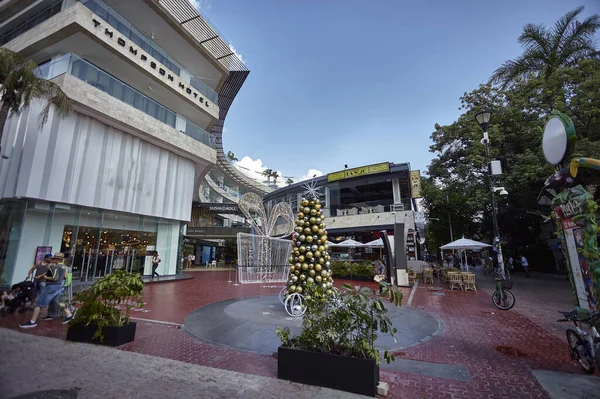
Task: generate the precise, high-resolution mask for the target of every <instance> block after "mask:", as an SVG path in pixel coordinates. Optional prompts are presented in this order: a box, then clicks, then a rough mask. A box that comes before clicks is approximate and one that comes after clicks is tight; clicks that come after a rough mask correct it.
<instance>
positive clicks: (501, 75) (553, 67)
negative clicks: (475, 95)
mask: <svg viewBox="0 0 600 399" xmlns="http://www.w3.org/2000/svg"><path fill="white" fill-rule="evenodd" d="M583 9H584V7H583V6H582V7H577V8H576V9H574V10H572V11H569V12H567V13H566V14H565V15H563V16H562V17H561V18H560V19H559V20H558V21H556V23H555V24H554V26H553V27H552V28H551V29H548V28H546V27H545V26H544V25H542V24H538V25H536V24H527V25H526V26H525V27H524V28H523V32H522V33H521V36H519V43H520V44H521V45H522V46H523V49H524V51H523V54H521V55H520V56H518V57H517V58H515V59H513V60H509V61H506V62H505V63H504V64H503V65H502V66H501V67H500V68H498V69H496V71H495V72H494V74H493V75H492V81H493V82H494V83H500V84H501V85H502V86H503V87H506V86H507V85H509V84H511V83H514V82H515V81H517V80H518V79H519V78H529V77H530V76H531V75H533V76H535V77H542V78H544V79H548V78H549V77H550V76H551V75H552V74H554V73H555V72H556V71H557V70H558V69H559V68H562V67H566V66H572V65H574V64H576V63H577V62H578V61H579V60H581V59H586V58H590V57H597V56H598V53H597V50H596V48H595V45H594V35H595V33H596V31H597V30H598V29H599V28H600V16H598V15H597V14H594V15H591V16H589V17H588V18H586V19H584V20H583V21H582V22H580V21H579V20H577V17H578V16H579V15H580V14H581V12H582V11H583Z"/></svg>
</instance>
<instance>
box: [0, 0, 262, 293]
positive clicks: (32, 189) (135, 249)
mask: <svg viewBox="0 0 600 399" xmlns="http://www.w3.org/2000/svg"><path fill="white" fill-rule="evenodd" d="M0 45H1V46H3V47H6V48H8V49H10V50H12V51H16V52H19V53H21V54H22V55H23V56H25V57H27V58H30V59H32V60H34V61H35V62H36V63H38V64H39V65H40V68H39V71H38V75H39V76H40V77H43V78H45V79H50V80H52V81H53V82H55V83H56V84H58V85H59V86H60V87H61V88H62V90H63V91H64V92H65V93H66V94H67V96H68V97H69V98H70V99H71V101H72V104H73V109H72V111H71V112H70V113H69V115H68V116H66V117H59V116H58V115H56V114H55V113H54V112H53V111H52V110H51V112H50V115H49V118H48V121H47V123H46V124H45V125H43V126H42V127H40V125H39V123H38V116H39V114H40V110H41V105H40V104H37V103H34V104H33V105H32V106H31V107H30V108H29V109H27V110H25V111H24V112H22V113H21V114H19V115H13V116H11V117H10V118H9V119H8V120H7V123H6V126H5V129H4V132H3V137H2V154H1V155H2V158H1V159H0V278H1V279H2V280H4V282H5V283H8V284H11V283H14V282H17V281H21V280H23V279H24V278H25V276H26V274H27V271H28V270H29V268H30V267H31V266H32V265H33V264H34V262H35V261H36V260H39V259H40V257H42V256H43V254H45V253H51V252H52V253H54V252H64V253H65V254H67V256H69V258H70V262H71V265H72V267H73V274H74V278H75V279H80V280H91V279H94V278H95V277H99V276H102V275H104V274H107V273H110V271H111V270H114V269H117V268H124V269H126V270H129V271H140V272H143V273H144V272H145V274H149V268H150V255H151V253H152V252H153V251H158V252H159V254H160V256H161V258H162V263H161V264H160V267H159V268H158V270H157V271H158V273H160V274H161V275H162V274H165V275H168V274H176V273H177V272H178V271H179V267H180V264H181V263H180V261H179V259H180V256H181V253H182V247H183V237H184V234H185V231H184V230H185V226H186V224H187V223H188V222H189V221H190V218H191V214H192V204H193V203H194V204H197V203H201V202H202V201H211V202H213V201H214V202H218V201H219V200H218V199H215V198H207V197H206V195H205V194H206V191H207V190H206V185H207V184H209V183H210V184H212V185H214V186H215V187H216V190H224V189H223V184H220V183H219V179H221V183H222V181H223V178H222V174H221V173H217V172H213V173H212V174H211V175H210V176H209V177H208V178H209V180H207V176H208V173H209V171H210V170H211V169H213V168H214V167H215V166H217V165H219V164H223V165H224V166H221V169H223V168H225V169H226V168H229V166H227V165H225V164H224V161H223V160H224V157H223V151H222V142H221V138H222V137H221V135H222V132H223V124H224V121H225V117H226V115H227V112H228V110H229V107H230V106H231V104H232V102H233V100H234V98H235V96H236V95H237V93H238V91H239V90H240V88H241V86H242V84H243V83H244V81H245V79H246V77H247V75H248V73H249V71H248V70H247V68H246V67H245V66H244V65H243V63H242V62H241V60H240V59H239V58H238V57H237V56H236V55H235V54H234V53H233V52H232V50H231V49H230V47H229V45H228V44H227V42H226V41H225V40H224V39H223V38H222V37H221V36H220V34H219V33H217V32H216V31H215V29H213V28H212V27H211V26H210V24H209V23H208V22H207V21H206V20H205V19H204V18H203V17H202V15H200V14H199V13H198V11H197V10H196V9H195V8H194V7H193V6H192V5H191V4H190V3H189V2H188V0H127V1H123V0H104V1H101V0H80V1H76V0H1V1H0ZM242 183H247V184H250V183H248V182H246V181H245V180H244V181H243V182H242ZM219 184H220V185H219ZM201 187H202V189H201ZM257 189H258V190H260V187H258V188H257ZM201 197H203V198H201ZM220 198H222V197H220ZM221 201H222V199H221ZM232 202H233V201H232Z"/></svg>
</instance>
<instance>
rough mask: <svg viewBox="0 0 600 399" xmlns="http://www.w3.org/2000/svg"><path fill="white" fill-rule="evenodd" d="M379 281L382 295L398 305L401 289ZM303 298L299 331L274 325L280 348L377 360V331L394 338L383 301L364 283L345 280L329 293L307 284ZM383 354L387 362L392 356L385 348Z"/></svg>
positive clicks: (399, 303) (399, 304)
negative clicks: (345, 282) (302, 311)
mask: <svg viewBox="0 0 600 399" xmlns="http://www.w3.org/2000/svg"><path fill="white" fill-rule="evenodd" d="M380 284H381V285H383V287H384V288H383V295H382V296H384V297H387V298H388V300H389V301H390V303H392V304H393V305H395V306H401V305H402V291H401V290H400V289H398V288H397V287H393V286H391V285H389V284H387V283H385V282H380ZM306 300H307V302H306V303H307V305H308V306H307V309H308V310H307V312H306V314H305V315H304V319H303V321H302V333H301V334H300V335H298V336H295V337H292V336H291V332H290V329H289V328H288V327H285V328H284V329H279V328H277V331H276V332H277V335H278V336H279V338H280V339H281V342H282V345H281V346H282V347H284V348H291V349H298V350H305V351H314V352H323V353H329V354H335V355H342V356H351V357H358V358H363V359H372V360H375V361H376V362H377V364H379V362H380V357H379V356H380V355H379V351H378V350H377V349H376V348H375V340H376V339H377V335H378V334H379V333H382V334H389V335H391V336H392V337H393V338H394V341H395V340H396V338H395V337H394V333H395V332H396V329H395V328H393V327H392V322H391V320H390V319H389V318H388V317H387V315H386V313H387V309H386V308H385V305H384V304H383V301H382V300H381V299H380V298H377V297H375V292H374V291H373V290H372V289H370V288H368V287H363V288H360V287H353V286H352V285H350V284H345V285H344V286H343V288H342V289H341V290H340V291H339V292H337V291H336V292H335V293H334V295H333V296H331V297H330V296H326V295H323V294H321V293H320V292H319V291H318V290H316V289H315V287H314V284H307V285H306ZM384 358H385V360H386V361H387V362H388V363H389V362H390V361H392V360H394V359H395V356H394V354H393V353H391V352H388V350H387V348H386V350H385V352H384Z"/></svg>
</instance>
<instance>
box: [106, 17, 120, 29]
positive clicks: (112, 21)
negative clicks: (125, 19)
mask: <svg viewBox="0 0 600 399" xmlns="http://www.w3.org/2000/svg"><path fill="white" fill-rule="evenodd" d="M107 22H108V23H109V24H110V25H111V26H113V27H117V26H119V20H118V19H116V18H115V17H114V16H113V15H111V14H108V19H107Z"/></svg>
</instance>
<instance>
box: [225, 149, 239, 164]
mask: <svg viewBox="0 0 600 399" xmlns="http://www.w3.org/2000/svg"><path fill="white" fill-rule="evenodd" d="M227 158H229V160H230V161H231V162H235V161H239V159H237V158H236V157H235V154H234V153H233V152H231V151H229V152H227Z"/></svg>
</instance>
